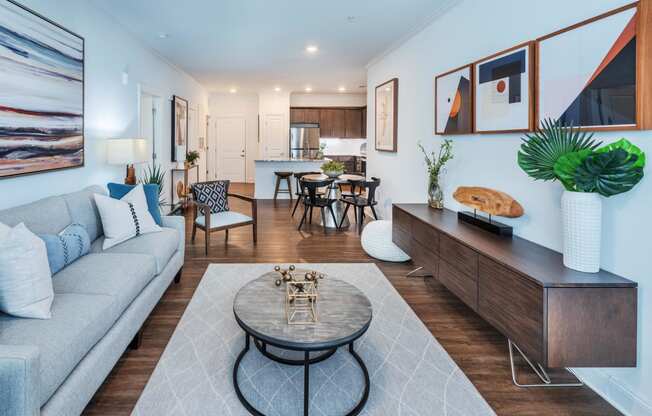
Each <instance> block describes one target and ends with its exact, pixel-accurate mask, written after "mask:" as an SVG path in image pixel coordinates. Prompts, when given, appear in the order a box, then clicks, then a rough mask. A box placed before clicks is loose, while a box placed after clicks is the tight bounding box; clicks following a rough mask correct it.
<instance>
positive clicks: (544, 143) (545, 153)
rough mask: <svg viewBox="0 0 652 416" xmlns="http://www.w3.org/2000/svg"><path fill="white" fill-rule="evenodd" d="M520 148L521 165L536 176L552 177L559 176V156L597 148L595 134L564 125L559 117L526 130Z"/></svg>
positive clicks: (548, 179)
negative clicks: (535, 128) (557, 168)
mask: <svg viewBox="0 0 652 416" xmlns="http://www.w3.org/2000/svg"><path fill="white" fill-rule="evenodd" d="M525 136H526V138H524V139H523V144H522V145H521V150H520V151H519V152H518V165H519V166H520V167H521V169H523V170H524V171H525V173H527V174H528V175H530V176H531V177H533V178H534V179H541V180H544V181H551V180H555V179H559V178H558V177H557V174H556V173H555V163H557V160H559V158H560V157H562V156H564V155H566V154H568V153H572V152H579V151H581V150H586V149H589V150H595V149H596V148H597V147H598V146H599V145H600V143H596V142H595V141H594V140H593V139H592V137H593V135H592V134H588V133H586V132H583V131H580V130H577V129H574V128H573V126H570V127H566V126H562V125H561V123H560V122H559V120H557V121H553V120H550V119H547V120H544V121H543V122H542V128H541V129H540V130H538V131H536V132H535V133H533V134H526V135H525Z"/></svg>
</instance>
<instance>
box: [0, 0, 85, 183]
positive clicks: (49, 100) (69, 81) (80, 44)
mask: <svg viewBox="0 0 652 416" xmlns="http://www.w3.org/2000/svg"><path fill="white" fill-rule="evenodd" d="M81 166H84V38H82V37H81V36H78V35H76V34H75V33H73V32H71V31H69V30H67V29H65V28H63V27H61V26H59V25H58V24H56V23H54V22H52V21H51V20H48V19H47V18H45V17H43V16H41V15H39V14H37V13H35V12H33V11H31V10H29V9H27V8H25V7H23V6H21V5H19V4H18V3H15V2H13V1H11V0H0V178H7V177H12V176H16V175H24V174H29V173H38V172H45V171H52V170H57V169H67V168H75V167H81Z"/></svg>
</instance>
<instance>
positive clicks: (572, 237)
mask: <svg viewBox="0 0 652 416" xmlns="http://www.w3.org/2000/svg"><path fill="white" fill-rule="evenodd" d="M600 145H601V143H600V142H596V141H595V140H593V135H592V134H588V133H586V132H581V131H579V130H578V129H574V128H573V127H572V126H570V127H565V126H562V125H561V123H560V122H559V121H554V120H544V121H543V123H542V128H541V129H540V130H538V131H536V132H535V133H533V134H526V137H525V138H523V144H522V145H521V150H520V151H519V153H518V164H519V166H520V167H521V169H523V170H524V171H525V173H527V174H528V175H529V176H531V177H532V178H534V179H537V180H544V181H555V180H558V181H559V182H561V184H562V185H563V186H564V193H563V194H562V197H561V211H562V221H563V233H564V238H563V255H564V265H565V266H566V267H569V268H571V269H574V270H579V271H581V272H588V273H595V272H598V271H599V270H600V243H601V242H600V239H601V234H602V197H607V198H608V197H611V196H614V195H618V194H621V193H624V192H627V191H629V190H631V189H632V188H633V187H634V186H636V184H637V183H639V182H640V181H641V179H643V168H644V167H645V153H643V152H642V151H641V149H639V148H638V147H636V146H634V145H633V144H632V143H630V142H629V141H627V140H625V139H620V140H619V141H617V142H615V143H612V144H609V145H606V146H602V147H601V146H600Z"/></svg>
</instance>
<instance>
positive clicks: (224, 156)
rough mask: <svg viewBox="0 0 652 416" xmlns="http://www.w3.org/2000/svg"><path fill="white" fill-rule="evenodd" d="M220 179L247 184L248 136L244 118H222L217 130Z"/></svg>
mask: <svg viewBox="0 0 652 416" xmlns="http://www.w3.org/2000/svg"><path fill="white" fill-rule="evenodd" d="M215 132H216V136H217V143H218V149H219V150H218V155H219V159H218V160H219V162H218V163H219V172H220V176H221V177H220V179H227V180H230V181H232V182H245V178H246V176H245V165H246V164H245V161H246V152H247V147H246V143H247V134H246V123H245V119H244V117H227V118H220V119H218V120H217V121H216V128H215Z"/></svg>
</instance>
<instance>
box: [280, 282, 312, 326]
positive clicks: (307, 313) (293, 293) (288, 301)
mask: <svg viewBox="0 0 652 416" xmlns="http://www.w3.org/2000/svg"><path fill="white" fill-rule="evenodd" d="M316 304H317V286H316V284H315V282H306V281H304V282H294V281H289V282H287V285H286V296H285V316H286V318H287V321H288V325H310V324H315V323H317V308H316Z"/></svg>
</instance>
